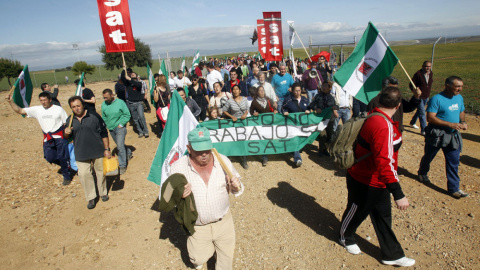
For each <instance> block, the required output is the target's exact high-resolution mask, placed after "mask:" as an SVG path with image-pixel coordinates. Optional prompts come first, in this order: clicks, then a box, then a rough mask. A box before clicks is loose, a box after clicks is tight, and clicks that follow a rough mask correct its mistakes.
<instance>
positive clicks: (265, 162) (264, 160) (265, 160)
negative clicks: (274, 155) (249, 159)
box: [262, 158, 268, 167]
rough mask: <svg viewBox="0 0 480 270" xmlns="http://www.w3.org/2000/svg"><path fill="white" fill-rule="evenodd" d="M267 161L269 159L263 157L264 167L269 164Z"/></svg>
mask: <svg viewBox="0 0 480 270" xmlns="http://www.w3.org/2000/svg"><path fill="white" fill-rule="evenodd" d="M267 163H268V159H266V158H263V159H262V166H263V167H266V166H267Z"/></svg>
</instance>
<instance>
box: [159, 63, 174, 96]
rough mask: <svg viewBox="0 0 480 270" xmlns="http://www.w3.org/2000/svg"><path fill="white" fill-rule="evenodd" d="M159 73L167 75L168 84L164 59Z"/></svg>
mask: <svg viewBox="0 0 480 270" xmlns="http://www.w3.org/2000/svg"><path fill="white" fill-rule="evenodd" d="M160 74H163V75H165V77H167V84H168V77H169V74H168V71H167V66H166V65H165V59H163V60H162V64H161V65H160ZM172 90H173V89H172Z"/></svg>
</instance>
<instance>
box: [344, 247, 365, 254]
mask: <svg viewBox="0 0 480 270" xmlns="http://www.w3.org/2000/svg"><path fill="white" fill-rule="evenodd" d="M345 249H346V250H347V252H348V253H350V254H353V255H358V254H360V253H362V251H361V250H360V248H359V247H358V245H357V244H353V245H348V246H345Z"/></svg>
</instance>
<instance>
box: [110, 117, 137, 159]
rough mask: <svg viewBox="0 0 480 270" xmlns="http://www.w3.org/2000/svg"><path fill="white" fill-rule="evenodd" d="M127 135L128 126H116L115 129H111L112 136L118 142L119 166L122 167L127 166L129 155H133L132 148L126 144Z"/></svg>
mask: <svg viewBox="0 0 480 270" xmlns="http://www.w3.org/2000/svg"><path fill="white" fill-rule="evenodd" d="M126 135H127V128H126V127H121V128H120V127H116V128H115V129H114V130H110V136H112V138H113V141H115V143H116V144H117V149H118V166H119V167H120V168H126V167H127V157H129V156H131V155H132V150H130V149H129V148H127V147H126V146H125V136H126Z"/></svg>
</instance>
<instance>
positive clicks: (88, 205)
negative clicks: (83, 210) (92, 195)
mask: <svg viewBox="0 0 480 270" xmlns="http://www.w3.org/2000/svg"><path fill="white" fill-rule="evenodd" d="M87 208H88V209H93V208H95V199H93V200H90V201H88V204H87Z"/></svg>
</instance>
